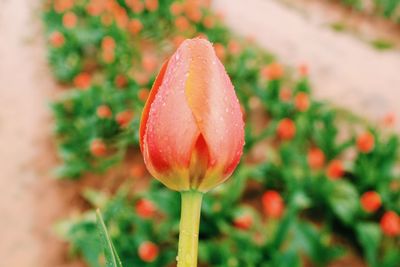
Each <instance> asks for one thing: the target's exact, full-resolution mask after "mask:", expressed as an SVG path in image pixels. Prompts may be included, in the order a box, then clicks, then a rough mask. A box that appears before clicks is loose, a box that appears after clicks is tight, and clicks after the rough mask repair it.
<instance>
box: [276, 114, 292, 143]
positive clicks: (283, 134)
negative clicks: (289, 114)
mask: <svg viewBox="0 0 400 267" xmlns="http://www.w3.org/2000/svg"><path fill="white" fill-rule="evenodd" d="M277 134H278V136H279V138H281V139H285V140H290V139H292V138H293V137H294V136H295V134H296V125H295V124H294V122H293V121H292V120H291V119H288V118H286V119H282V120H281V121H280V122H279V124H278V128H277Z"/></svg>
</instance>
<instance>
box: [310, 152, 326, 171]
mask: <svg viewBox="0 0 400 267" xmlns="http://www.w3.org/2000/svg"><path fill="white" fill-rule="evenodd" d="M307 161H308V165H309V166H310V168H311V169H313V170H317V169H320V168H322V166H324V163H325V154H324V152H322V150H321V149H319V148H313V149H310V151H308V155H307Z"/></svg>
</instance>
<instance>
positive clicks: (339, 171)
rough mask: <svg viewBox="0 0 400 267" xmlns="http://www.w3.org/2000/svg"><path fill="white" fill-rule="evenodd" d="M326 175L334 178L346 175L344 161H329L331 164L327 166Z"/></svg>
mask: <svg viewBox="0 0 400 267" xmlns="http://www.w3.org/2000/svg"><path fill="white" fill-rule="evenodd" d="M326 175H327V176H328V177H329V178H332V179H334V180H336V179H339V178H341V177H342V176H343V175H344V168H343V164H342V162H341V161H340V160H338V159H334V160H332V161H331V162H329V165H328V167H327V168H326Z"/></svg>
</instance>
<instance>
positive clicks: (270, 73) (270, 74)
mask: <svg viewBox="0 0 400 267" xmlns="http://www.w3.org/2000/svg"><path fill="white" fill-rule="evenodd" d="M283 73H284V71H283V67H282V65H281V64H279V63H276V62H274V63H271V64H269V65H268V66H265V67H264V68H262V69H261V76H262V77H264V78H266V79H269V80H278V79H280V78H282V77H283Z"/></svg>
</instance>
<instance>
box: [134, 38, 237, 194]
mask: <svg viewBox="0 0 400 267" xmlns="http://www.w3.org/2000/svg"><path fill="white" fill-rule="evenodd" d="M243 145H244V122H243V118H242V113H241V111H240V104H239V102H238V99H237V97H236V94H235V91H234V88H233V86H232V83H231V81H230V79H229V77H228V75H227V73H226V71H225V69H224V66H223V65H222V63H221V62H220V61H219V59H218V57H217V56H216V54H215V51H214V49H213V47H212V45H211V43H210V42H208V41H207V40H204V39H198V38H196V39H190V40H186V41H185V42H183V43H182V45H181V46H180V47H179V48H178V50H177V51H176V52H175V54H174V55H173V56H172V57H171V58H170V59H169V60H168V61H167V62H166V63H164V65H163V67H162V69H161V71H160V73H159V75H158V77H157V79H156V81H155V82H154V85H153V88H152V90H151V92H150V96H149V98H148V100H147V102H146V105H145V108H144V110H143V115H142V120H141V125H140V147H141V150H142V153H143V157H144V160H145V163H146V166H147V168H148V170H149V172H150V173H151V174H152V175H153V176H154V177H155V178H157V179H158V180H160V181H161V182H162V183H164V184H165V185H166V186H167V187H169V188H171V189H174V190H178V191H187V190H198V191H200V192H206V191H208V190H210V189H212V188H214V187H215V186H217V185H218V184H220V183H222V182H224V181H225V180H226V179H227V178H228V177H229V176H230V175H231V174H232V172H233V171H234V169H235V168H236V166H237V164H238V163H239V161H240V157H241V155H242V151H243Z"/></svg>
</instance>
